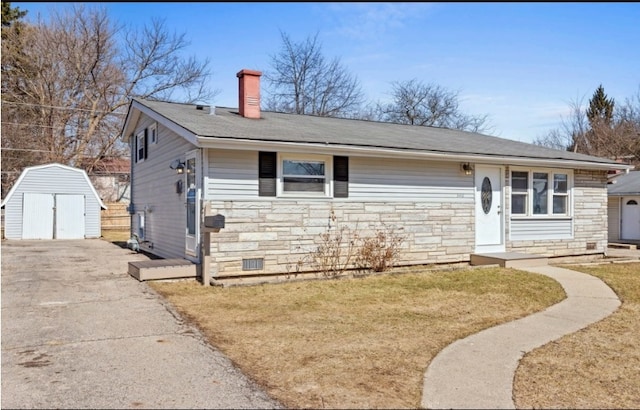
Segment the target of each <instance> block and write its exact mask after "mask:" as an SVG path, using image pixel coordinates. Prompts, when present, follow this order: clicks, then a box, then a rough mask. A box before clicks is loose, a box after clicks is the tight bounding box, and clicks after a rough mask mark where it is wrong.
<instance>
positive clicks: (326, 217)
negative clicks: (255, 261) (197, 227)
mask: <svg viewBox="0 0 640 410" xmlns="http://www.w3.org/2000/svg"><path fill="white" fill-rule="evenodd" d="M331 210H333V211H334V212H335V216H336V217H337V219H336V221H335V223H333V224H331V226H332V229H335V228H336V226H337V227H340V226H342V225H346V226H348V227H349V228H351V229H356V228H357V230H358V231H359V232H360V233H361V234H365V235H366V234H367V233H372V232H373V231H372V230H371V229H372V228H373V229H374V230H375V229H381V228H384V227H385V226H387V227H391V228H394V229H395V231H396V232H398V233H400V234H402V235H403V236H404V237H405V240H404V242H403V245H402V252H401V254H400V256H399V260H398V265H412V264H430V263H456V262H466V261H468V260H469V257H470V256H469V255H470V253H471V252H473V248H474V241H475V236H474V231H473V226H474V205H473V200H471V199H470V200H467V201H466V202H457V203H448V204H437V203H420V202H348V201H344V202H343V201H313V200H274V201H211V202H210V210H209V212H208V215H216V214H221V215H224V216H225V228H223V229H221V230H220V231H219V232H216V233H211V248H210V251H211V265H210V272H211V276H212V277H214V278H216V277H217V278H220V277H233V276H239V275H265V274H286V273H294V272H295V264H296V262H297V261H298V260H301V259H302V258H303V257H304V255H305V254H306V253H307V252H309V251H311V250H313V249H315V247H316V244H317V242H316V241H317V240H318V237H319V236H320V234H322V233H324V232H326V231H327V227H328V226H329V223H330V215H331ZM243 258H264V269H262V270H249V271H243V270H242V259H243ZM310 270H311V267H310V266H309V265H308V264H305V265H303V267H302V270H301V271H302V272H305V271H306V272H308V271H310Z"/></svg>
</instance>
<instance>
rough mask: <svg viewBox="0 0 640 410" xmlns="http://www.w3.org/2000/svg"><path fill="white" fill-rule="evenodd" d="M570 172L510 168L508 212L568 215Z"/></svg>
mask: <svg viewBox="0 0 640 410" xmlns="http://www.w3.org/2000/svg"><path fill="white" fill-rule="evenodd" d="M569 185H570V174H569V173H568V172H566V171H560V170H557V171H556V170H542V169H541V170H529V171H521V170H512V171H511V214H512V215H514V216H534V217H538V216H541V217H544V216H568V215H569V214H570V209H569V204H570V193H571V190H570V186H569Z"/></svg>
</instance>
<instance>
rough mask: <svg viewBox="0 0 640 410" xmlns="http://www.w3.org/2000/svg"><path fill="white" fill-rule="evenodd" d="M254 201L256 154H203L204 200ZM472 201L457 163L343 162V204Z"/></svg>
mask: <svg viewBox="0 0 640 410" xmlns="http://www.w3.org/2000/svg"><path fill="white" fill-rule="evenodd" d="M258 197H259V196H258V153H257V152H256V151H232V150H209V183H208V186H207V187H206V189H205V199H209V200H239V199H256V198H258ZM473 198H474V197H473V179H472V177H471V176H466V175H464V174H463V173H461V172H460V170H459V164H458V163H457V162H456V163H451V162H432V161H419V160H392V159H380V158H363V157H350V158H349V198H348V199H346V201H352V202H361V201H380V200H384V201H389V200H394V201H395V200H397V201H406V200H417V201H423V202H443V201H446V202H470V201H473Z"/></svg>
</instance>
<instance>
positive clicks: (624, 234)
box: [607, 171, 640, 242]
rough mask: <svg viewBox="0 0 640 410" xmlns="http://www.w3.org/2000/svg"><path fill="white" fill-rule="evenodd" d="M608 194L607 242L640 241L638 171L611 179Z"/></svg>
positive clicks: (639, 187)
mask: <svg viewBox="0 0 640 410" xmlns="http://www.w3.org/2000/svg"><path fill="white" fill-rule="evenodd" d="M607 188H608V193H609V202H608V203H609V206H608V215H609V242H618V241H621V242H624V241H625V240H627V241H639V240H640V171H631V172H629V173H623V174H620V175H617V176H615V177H613V178H611V181H610V183H609V185H608V186H607Z"/></svg>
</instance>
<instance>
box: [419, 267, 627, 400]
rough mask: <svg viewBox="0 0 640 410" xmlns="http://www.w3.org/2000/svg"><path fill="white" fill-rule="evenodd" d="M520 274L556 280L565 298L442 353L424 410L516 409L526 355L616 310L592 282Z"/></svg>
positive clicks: (428, 379) (609, 294)
mask: <svg viewBox="0 0 640 410" xmlns="http://www.w3.org/2000/svg"><path fill="white" fill-rule="evenodd" d="M522 269H523V270H527V271H530V272H534V273H539V274H542V275H546V276H549V277H551V278H552V279H555V280H557V281H558V282H559V283H560V284H561V285H562V287H563V288H564V290H565V292H566V294H567V298H566V299H565V300H563V301H562V302H560V303H557V304H555V305H553V306H551V307H549V308H547V309H546V310H544V311H542V312H538V313H535V314H532V315H530V316H527V317H524V318H521V319H518V320H515V321H513V322H509V323H504V324H502V325H498V326H495V327H492V328H489V329H485V330H483V331H481V332H479V333H476V334H474V335H471V336H469V337H467V338H465V339H461V340H458V341H456V342H454V343H452V344H450V345H449V346H447V347H446V348H444V349H443V350H442V351H441V352H440V353H438V355H437V356H436V357H435V358H434V359H433V361H432V362H431V364H430V365H429V367H428V368H427V371H426V372H425V376H424V386H423V393H422V403H421V405H422V407H423V408H427V409H515V404H514V402H513V377H514V374H515V371H516V368H517V367H518V362H519V361H520V359H521V358H522V356H523V355H524V354H525V353H527V352H529V351H531V350H533V349H535V348H537V347H540V346H543V345H545V344H547V343H549V342H551V341H553V340H556V339H559V338H560V337H562V336H564V335H567V334H569V333H573V332H576V331H578V330H580V329H583V328H585V327H587V326H589V325H590V324H592V323H594V322H597V321H599V320H601V319H603V318H605V317H607V316H609V315H610V314H611V313H613V312H614V311H615V310H616V309H617V308H618V306H620V300H619V299H618V297H617V296H616V294H615V293H614V292H613V291H612V290H611V288H609V287H608V286H607V285H606V284H605V283H604V282H602V281H601V280H600V279H598V278H596V277H594V276H591V275H587V274H584V273H580V272H576V271H572V270H568V269H563V268H558V267H553V266H536V267H531V268H522Z"/></svg>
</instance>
